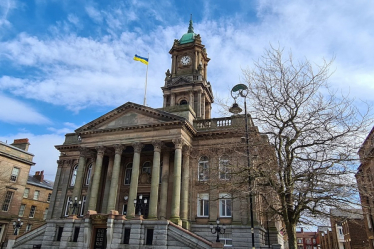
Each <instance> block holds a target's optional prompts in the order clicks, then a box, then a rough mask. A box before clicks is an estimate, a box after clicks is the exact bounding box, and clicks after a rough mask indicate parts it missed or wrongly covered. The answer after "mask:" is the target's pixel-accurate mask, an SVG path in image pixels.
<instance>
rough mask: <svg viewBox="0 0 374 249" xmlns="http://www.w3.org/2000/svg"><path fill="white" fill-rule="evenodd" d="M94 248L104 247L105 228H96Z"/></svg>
mask: <svg viewBox="0 0 374 249" xmlns="http://www.w3.org/2000/svg"><path fill="white" fill-rule="evenodd" d="M93 248H94V249H105V248H106V228H96V231H95V240H94V246H93Z"/></svg>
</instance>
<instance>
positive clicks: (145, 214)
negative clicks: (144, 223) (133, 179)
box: [135, 194, 149, 219]
mask: <svg viewBox="0 0 374 249" xmlns="http://www.w3.org/2000/svg"><path fill="white" fill-rule="evenodd" d="M140 195H141V194H138V199H137V200H136V203H137V204H136V207H135V215H139V211H141V214H142V215H143V217H144V218H145V219H147V218H148V212H149V194H145V195H144V194H142V196H143V197H142V200H140V198H139V196H140ZM145 199H147V203H144V200H145ZM139 203H142V205H139Z"/></svg>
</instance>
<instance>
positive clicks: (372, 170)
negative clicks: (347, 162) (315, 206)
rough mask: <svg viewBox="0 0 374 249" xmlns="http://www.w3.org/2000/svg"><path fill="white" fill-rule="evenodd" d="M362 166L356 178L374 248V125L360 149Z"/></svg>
mask: <svg viewBox="0 0 374 249" xmlns="http://www.w3.org/2000/svg"><path fill="white" fill-rule="evenodd" d="M358 155H359V157H360V163H361V164H360V166H359V167H358V169H357V173H356V180H357V185H358V189H359V192H360V199H361V206H362V211H363V215H364V217H365V219H364V223H365V231H366V235H367V238H368V239H369V245H368V248H370V249H373V248H374V230H373V229H374V228H373V226H374V221H373V215H374V182H373V179H374V175H373V174H374V127H373V129H372V130H371V131H370V133H369V135H368V136H367V137H366V139H365V141H364V142H363V144H362V146H361V148H360V150H359V151H358Z"/></svg>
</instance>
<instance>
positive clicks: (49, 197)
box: [47, 193, 52, 202]
mask: <svg viewBox="0 0 374 249" xmlns="http://www.w3.org/2000/svg"><path fill="white" fill-rule="evenodd" d="M51 196H52V194H51V193H49V194H48V197H47V202H50V201H51Z"/></svg>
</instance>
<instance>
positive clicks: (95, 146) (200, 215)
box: [14, 20, 283, 249]
mask: <svg viewBox="0 0 374 249" xmlns="http://www.w3.org/2000/svg"><path fill="white" fill-rule="evenodd" d="M169 53H170V54H171V68H170V69H168V70H167V72H166V73H165V74H166V77H165V82H164V84H163V86H162V87H161V90H162V94H163V103H160V105H161V104H162V107H161V108H152V107H148V106H144V105H140V104H135V103H132V102H127V103H125V104H123V105H122V106H119V107H117V108H115V109H114V110H112V111H110V112H108V113H106V114H104V115H102V116H101V117H98V118H97V119H95V120H93V121H91V122H89V123H87V124H86V125H84V126H82V127H80V128H78V129H77V130H75V132H74V133H68V134H66V136H65V141H64V143H63V144H62V145H57V146H56V149H57V150H59V151H60V157H59V158H58V161H57V174H56V178H55V183H54V188H53V193H52V196H51V200H50V206H49V209H48V215H47V224H46V225H44V226H42V227H39V228H37V229H35V230H33V231H32V232H30V233H28V234H25V235H24V236H20V237H18V238H17V240H16V241H15V244H14V248H31V247H32V246H36V247H39V246H40V247H41V248H87V249H88V248H90V249H102V248H160V249H161V248H220V247H222V246H224V247H232V248H251V247H252V246H251V245H252V231H253V233H254V238H255V239H254V245H255V248H281V246H280V244H282V241H283V237H282V235H281V233H280V232H279V230H280V229H281V227H280V223H279V222H278V221H277V220H276V219H274V217H273V218H272V219H270V218H267V217H266V216H265V215H264V213H262V212H261V210H262V209H263V206H264V204H263V203H261V200H260V199H259V198H258V197H257V196H256V194H255V193H253V195H254V196H253V200H254V203H253V210H252V211H253V212H254V215H253V219H254V220H253V222H251V215H250V212H249V211H250V210H249V208H250V205H249V200H248V196H249V194H248V193H249V191H237V192H235V191H233V189H234V187H233V186H234V185H235V184H234V181H235V179H237V178H238V177H239V178H240V177H241V176H240V175H234V174H233V172H236V171H235V168H239V167H241V165H243V166H244V167H245V166H246V165H247V160H248V158H247V156H246V153H245V151H246V144H245V142H243V139H242V138H243V137H244V136H245V123H246V122H245V119H246V116H245V115H241V114H236V115H233V116H230V117H220V118H212V117H211V109H212V103H213V101H214V97H213V89H212V88H213V87H214V84H213V83H212V84H211V83H210V82H209V81H208V70H207V69H208V63H209V60H210V58H208V54H207V51H206V49H205V46H204V45H203V44H202V41H201V37H200V35H198V34H195V33H194V30H193V26H192V20H191V21H190V25H189V28H188V32H187V33H186V34H184V35H183V36H182V37H181V39H179V40H178V39H176V40H174V44H173V46H172V48H171V50H170V51H169ZM160 86H161V84H160ZM247 121H248V126H249V137H250V139H249V141H250V152H251V158H262V157H266V155H265V156H261V155H260V154H261V153H265V152H266V153H270V154H271V151H272V149H271V146H270V144H269V143H268V141H267V139H266V137H264V136H263V135H261V134H260V133H259V131H258V128H257V127H256V126H255V125H254V123H253V121H252V119H251V117H250V116H249V115H248V116H247ZM256 144H257V145H260V144H261V146H262V148H265V149H258V148H257V147H256ZM252 161H253V163H255V161H256V160H252ZM246 186H248V184H247V185H246ZM246 188H247V187H246ZM248 188H249V187H248ZM217 221H219V225H217V223H218V222H217ZM211 224H214V226H213V229H212V228H211V226H210V225H211ZM251 224H254V227H253V228H252V229H251ZM217 226H219V227H220V228H221V230H220V231H218V233H219V240H220V243H216V240H217V234H213V233H214V232H216V230H215V229H216V227H217ZM223 228H225V229H224V230H223Z"/></svg>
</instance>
